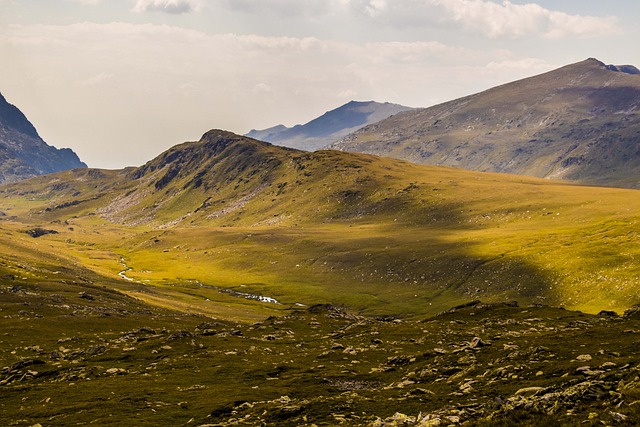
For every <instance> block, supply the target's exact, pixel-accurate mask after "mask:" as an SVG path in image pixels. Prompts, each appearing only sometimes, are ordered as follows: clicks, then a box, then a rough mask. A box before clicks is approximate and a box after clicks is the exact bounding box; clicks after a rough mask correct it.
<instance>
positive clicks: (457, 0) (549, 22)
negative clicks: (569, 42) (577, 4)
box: [348, 0, 617, 38]
mask: <svg viewBox="0 0 640 427" xmlns="http://www.w3.org/2000/svg"><path fill="white" fill-rule="evenodd" d="M348 1H349V5H350V8H351V10H352V11H354V12H355V13H357V14H360V15H361V16H363V17H366V18H370V19H374V20H376V21H378V22H380V23H382V24H385V25H391V26H395V27H399V28H402V27H429V26H434V25H435V26H441V27H448V26H452V25H454V26H457V27H459V28H462V29H464V30H467V31H471V32H474V33H479V34H483V35H484V36H486V37H489V38H500V37H523V36H530V35H533V36H536V35H538V36H542V37H552V38H553V37H564V36H576V35H577V36H589V37H597V36H601V35H604V34H612V33H614V32H616V31H617V19H616V18H613V17H606V18H603V17H594V16H580V15H570V14H567V13H564V12H559V11H553V10H549V9H546V8H544V7H542V6H540V5H538V4H536V3H527V4H522V5H519V4H513V3H511V2H509V1H508V0H505V1H503V2H502V3H501V4H500V3H495V2H494V1H489V0H393V1H391V0H348Z"/></svg>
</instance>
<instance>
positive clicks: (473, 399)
mask: <svg viewBox="0 0 640 427" xmlns="http://www.w3.org/2000/svg"><path fill="white" fill-rule="evenodd" d="M0 297H1V298H0V301H2V303H1V310H2V311H0V323H1V324H2V331H3V332H2V335H1V336H0V341H1V343H0V344H1V348H0V366H4V367H3V368H2V369H1V373H0V424H2V425H7V426H9V425H15V426H34V425H41V426H60V425H85V424H91V423H93V424H95V425H193V426H230V425H309V426H311V425H314V424H315V425H371V426H396V425H397V426H400V425H403V426H411V425H419V426H438V425H487V426H488V425H491V426H494V425H636V424H637V423H638V422H640V410H639V409H638V408H640V357H639V351H638V347H637V345H636V342H637V337H638V334H639V333H640V316H638V314H637V312H636V311H635V310H630V311H628V312H627V313H626V314H625V315H624V316H618V315H616V314H615V313H611V312H603V313H600V315H597V316H594V315H587V314H583V313H579V312H571V311H566V310H563V309H557V308H549V307H543V306H535V307H518V306H517V304H515V303H511V304H492V305H488V304H482V303H480V302H474V303H470V304H468V305H466V306H464V307H458V308H455V309H452V310H450V311H448V312H446V313H442V314H441V315H439V316H436V317H434V318H430V319H424V320H407V319H404V320H403V319H400V318H392V317H388V318H371V317H362V316H358V315H355V314H352V313H349V312H348V311H346V310H343V309H340V308H336V307H332V306H324V305H323V306H314V307H309V308H306V309H301V310H299V311H294V312H291V313H290V315H288V316H286V317H282V318H275V317H274V318H270V319H268V320H266V321H264V322H260V323H256V324H252V325H241V324H232V323H228V322H220V321H214V320H211V319H207V318H204V317H200V316H195V315H193V316H189V315H181V314H176V313H174V312H170V311H162V310H159V309H157V310H149V309H148V308H145V307H144V306H141V305H140V306H137V305H136V304H137V303H135V302H133V301H131V300H129V299H127V298H126V297H121V296H118V295H116V294H113V293H112V292H111V293H110V292H109V291H106V290H102V289H100V288H97V287H96V288H93V289H88V290H86V291H82V292H79V293H67V294H47V293H46V292H45V291H44V290H40V289H37V288H24V287H21V286H15V285H14V286H11V287H10V286H0Z"/></svg>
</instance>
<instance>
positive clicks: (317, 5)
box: [222, 0, 333, 17]
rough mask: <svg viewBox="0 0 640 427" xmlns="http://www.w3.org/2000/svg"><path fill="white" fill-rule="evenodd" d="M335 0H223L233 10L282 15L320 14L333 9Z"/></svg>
mask: <svg viewBox="0 0 640 427" xmlns="http://www.w3.org/2000/svg"><path fill="white" fill-rule="evenodd" d="M332 2H333V0H222V4H223V5H224V6H226V7H227V8H229V9H231V10H236V11H241V12H245V13H252V14H265V13H266V14H271V15H280V16H309V17H314V16H319V15H324V14H327V13H329V12H330V11H331V9H332V6H333V4H332Z"/></svg>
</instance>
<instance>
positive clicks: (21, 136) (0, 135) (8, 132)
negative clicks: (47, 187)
mask: <svg viewBox="0 0 640 427" xmlns="http://www.w3.org/2000/svg"><path fill="white" fill-rule="evenodd" d="M86 167H87V165H86V164H85V163H83V162H82V161H80V159H79V158H78V156H77V154H76V153H74V152H73V150H71V149H70V148H61V149H58V148H55V147H53V146H50V145H48V144H47V143H46V142H44V140H43V139H42V138H41V137H40V135H39V134H38V132H37V130H36V128H35V126H33V124H32V123H31V122H30V121H29V120H28V119H27V117H26V116H25V115H24V113H22V111H20V110H19V109H18V107H16V106H15V105H13V104H10V103H9V102H8V101H7V100H6V99H5V97H4V96H3V95H2V94H1V93H0V184H1V183H10V182H15V181H20V180H22V179H26V178H30V177H33V176H37V175H43V174H48V173H54V172H59V171H62V170H67V169H73V168H86Z"/></svg>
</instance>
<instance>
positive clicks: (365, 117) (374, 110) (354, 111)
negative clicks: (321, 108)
mask: <svg viewBox="0 0 640 427" xmlns="http://www.w3.org/2000/svg"><path fill="white" fill-rule="evenodd" d="M407 110H411V108H409V107H405V106H403V105H398V104H391V103H389V102H385V103H379V102H375V101H367V102H358V101H351V102H348V103H346V104H344V105H342V106H341V107H338V108H336V109H334V110H331V111H327V112H326V113H324V114H323V115H322V116H320V117H318V118H316V119H313V120H311V121H310V122H308V123H306V124H304V125H296V126H294V127H292V128H288V127H286V126H284V125H278V126H274V127H271V128H268V129H264V130H255V129H254V130H252V131H251V132H249V133H248V134H247V135H246V136H249V137H251V138H256V139H260V140H262V141H267V142H271V143H273V144H276V145H282V146H285V147H291V148H297V149H299V150H306V151H314V150H319V149H321V148H325V147H327V146H328V145H330V144H332V143H333V142H335V141H337V140H339V139H340V138H342V137H344V136H346V135H348V134H350V133H351V132H355V131H356V130H358V129H360V128H362V127H363V126H366V125H369V124H372V123H376V122H379V121H380V120H383V119H386V118H388V117H390V116H392V115H394V114H397V113H399V112H402V111H407Z"/></svg>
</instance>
